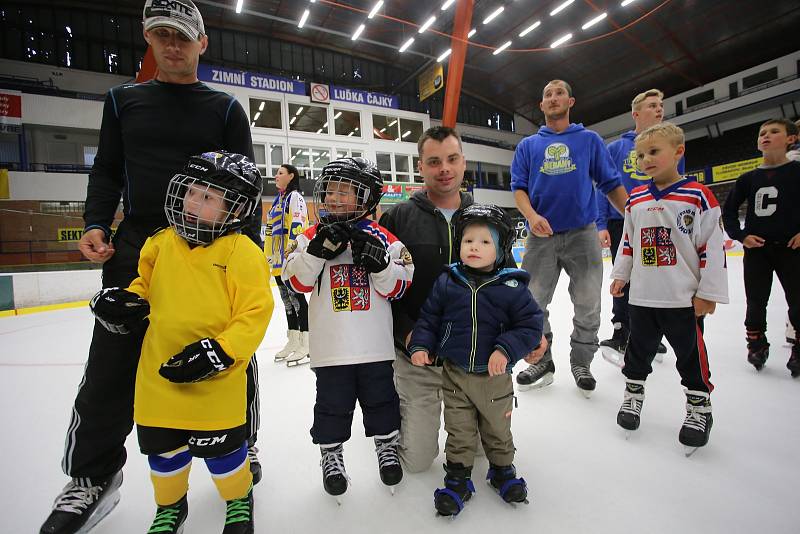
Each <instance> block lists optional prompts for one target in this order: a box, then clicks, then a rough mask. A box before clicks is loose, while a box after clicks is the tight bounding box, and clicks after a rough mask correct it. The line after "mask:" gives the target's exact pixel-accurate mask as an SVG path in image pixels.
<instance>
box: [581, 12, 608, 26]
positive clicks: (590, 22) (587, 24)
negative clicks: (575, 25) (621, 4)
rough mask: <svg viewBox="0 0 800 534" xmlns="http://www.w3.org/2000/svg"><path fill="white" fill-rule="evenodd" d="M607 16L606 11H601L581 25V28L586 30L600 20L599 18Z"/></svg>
mask: <svg viewBox="0 0 800 534" xmlns="http://www.w3.org/2000/svg"><path fill="white" fill-rule="evenodd" d="M607 16H608V13H602V14H600V15H597V16H596V17H595V18H593V19H592V20H590V21H589V22H587V23H586V24H584V25H583V26H581V29H582V30H587V29H589V28H591V27H592V26H594V25H595V24H597V23H598V22H600V21H601V20H603V19H604V18H606V17H607Z"/></svg>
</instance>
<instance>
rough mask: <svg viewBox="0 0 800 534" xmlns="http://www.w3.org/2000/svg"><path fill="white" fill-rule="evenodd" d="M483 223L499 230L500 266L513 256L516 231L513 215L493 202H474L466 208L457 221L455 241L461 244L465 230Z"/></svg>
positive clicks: (498, 258)
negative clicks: (472, 225)
mask: <svg viewBox="0 0 800 534" xmlns="http://www.w3.org/2000/svg"><path fill="white" fill-rule="evenodd" d="M474 223H482V224H485V225H487V226H491V227H492V228H494V229H495V230H496V231H497V235H498V236H499V239H500V242H499V243H498V245H499V248H500V254H498V255H497V260H496V261H495V266H497V267H499V266H502V265H504V264H505V263H506V260H507V259H508V258H509V257H511V248H512V246H513V245H514V239H515V237H516V231H515V230H514V226H513V223H512V222H511V217H509V216H508V214H507V213H506V212H505V211H503V210H502V209H501V208H499V207H497V206H495V205H493V204H472V205H470V206H467V207H466V208H464V209H463V210H462V211H461V213H460V214H459V215H458V217H457V218H456V221H455V242H456V243H458V246H461V239H462V238H463V236H464V230H465V229H466V228H467V226H469V225H470V224H474Z"/></svg>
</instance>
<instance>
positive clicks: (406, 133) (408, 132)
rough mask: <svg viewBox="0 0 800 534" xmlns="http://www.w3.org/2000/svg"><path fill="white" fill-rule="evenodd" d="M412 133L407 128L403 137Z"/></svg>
mask: <svg viewBox="0 0 800 534" xmlns="http://www.w3.org/2000/svg"><path fill="white" fill-rule="evenodd" d="M409 135H411V130H406V132H405V133H404V134H403V135H402V137H403V139H405V138H406V137H408V136H409Z"/></svg>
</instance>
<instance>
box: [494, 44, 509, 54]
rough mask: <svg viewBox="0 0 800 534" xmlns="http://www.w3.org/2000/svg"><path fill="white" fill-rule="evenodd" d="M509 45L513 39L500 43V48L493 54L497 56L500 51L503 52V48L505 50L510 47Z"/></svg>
mask: <svg viewBox="0 0 800 534" xmlns="http://www.w3.org/2000/svg"><path fill="white" fill-rule="evenodd" d="M509 46H511V41H506V42H505V43H503V44H502V45H500V48H498V49H497V50H495V51H494V52H492V55H493V56H496V55H497V54H499V53H500V52H502V51H503V50H505V49H506V48H508V47H509Z"/></svg>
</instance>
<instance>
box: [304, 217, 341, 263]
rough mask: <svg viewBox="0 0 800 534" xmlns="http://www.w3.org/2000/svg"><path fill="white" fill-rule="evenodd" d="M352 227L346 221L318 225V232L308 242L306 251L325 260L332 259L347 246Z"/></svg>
mask: <svg viewBox="0 0 800 534" xmlns="http://www.w3.org/2000/svg"><path fill="white" fill-rule="evenodd" d="M350 232H351V228H350V226H349V225H347V224H345V223H334V224H331V225H326V226H321V225H320V226H318V227H317V234H316V235H315V236H314V238H313V239H312V240H311V241H310V242H309V243H308V247H307V248H306V251H307V252H308V253H309V254H311V255H312V256H316V257H317V258H322V259H323V260H332V259H333V258H335V257H336V256H338V255H339V254H341V253H342V252H344V251H345V249H346V248H347V242H348V240H349V239H350Z"/></svg>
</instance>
